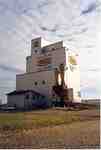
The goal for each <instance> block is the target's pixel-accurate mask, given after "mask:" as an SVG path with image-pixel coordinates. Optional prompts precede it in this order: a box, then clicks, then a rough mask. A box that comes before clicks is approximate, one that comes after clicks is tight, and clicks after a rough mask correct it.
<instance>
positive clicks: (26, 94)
mask: <svg viewBox="0 0 101 150" xmlns="http://www.w3.org/2000/svg"><path fill="white" fill-rule="evenodd" d="M7 97H8V99H7V100H8V101H7V105H8V107H15V108H16V109H32V108H34V107H38V105H41V106H42V105H44V107H45V106H46V102H47V104H48V99H47V97H45V96H44V95H41V94H40V93H38V92H35V91H33V90H20V91H16V90H15V91H13V92H10V93H8V94H7ZM41 106H40V107H41Z"/></svg>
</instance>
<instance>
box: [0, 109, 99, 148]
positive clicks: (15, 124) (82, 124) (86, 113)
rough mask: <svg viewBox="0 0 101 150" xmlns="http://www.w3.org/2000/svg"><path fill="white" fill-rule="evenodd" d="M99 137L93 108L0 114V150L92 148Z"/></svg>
mask: <svg viewBox="0 0 101 150" xmlns="http://www.w3.org/2000/svg"><path fill="white" fill-rule="evenodd" d="M99 134H100V133H99V110H97V109H92V110H83V111H66V110H56V109H54V110H46V111H32V112H25V113H1V114H0V148H69V147H70V148H76V147H77V148H78V147H82V146H85V147H89V146H91V147H92V148H93V146H95V147H96V146H99V140H100V135H99ZM91 136H93V137H92V138H91Z"/></svg>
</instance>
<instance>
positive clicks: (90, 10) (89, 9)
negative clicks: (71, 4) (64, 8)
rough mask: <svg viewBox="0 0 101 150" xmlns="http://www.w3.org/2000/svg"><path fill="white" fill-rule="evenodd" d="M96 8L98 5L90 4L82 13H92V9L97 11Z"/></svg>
mask: <svg viewBox="0 0 101 150" xmlns="http://www.w3.org/2000/svg"><path fill="white" fill-rule="evenodd" d="M95 9H96V5H95V4H91V5H89V6H88V8H86V9H85V10H82V14H83V15H85V14H88V13H91V12H92V11H95Z"/></svg>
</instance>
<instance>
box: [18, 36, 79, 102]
mask: <svg viewBox="0 0 101 150" xmlns="http://www.w3.org/2000/svg"><path fill="white" fill-rule="evenodd" d="M77 57H78V56H77V54H75V53H73V52H72V51H70V50H67V48H65V47H64V46H63V42H62V41H59V42H57V43H53V44H50V45H48V46H44V47H41V38H36V39H33V40H32V41H31V55H30V56H28V57H27V58H26V73H24V74H19V75H17V76H16V91H20V90H34V91H36V92H38V93H40V94H43V95H46V96H48V97H51V98H52V97H53V96H54V95H53V86H54V85H56V75H55V72H54V71H55V69H57V70H59V66H60V65H63V66H64V82H65V83H64V84H65V87H67V89H68V91H71V89H73V93H72V94H71V93H69V92H68V98H69V99H71V98H70V97H72V99H73V101H75V102H80V101H81V98H80V72H79V65H78V61H77V59H78V58H77ZM58 80H59V83H60V84H61V78H60V73H59V74H58ZM69 89H70V90H69ZM69 95H70V96H69Z"/></svg>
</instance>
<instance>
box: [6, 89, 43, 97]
mask: <svg viewBox="0 0 101 150" xmlns="http://www.w3.org/2000/svg"><path fill="white" fill-rule="evenodd" d="M29 92H31V93H33V94H35V95H40V96H44V95H42V94H40V93H38V92H36V91H34V90H19V91H16V90H15V91H13V92H10V93H7V95H17V94H19V95H20V94H26V93H29Z"/></svg>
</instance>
